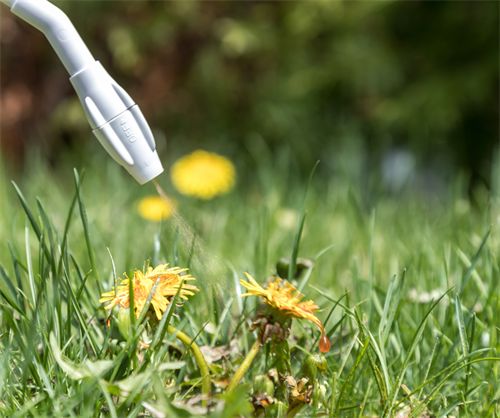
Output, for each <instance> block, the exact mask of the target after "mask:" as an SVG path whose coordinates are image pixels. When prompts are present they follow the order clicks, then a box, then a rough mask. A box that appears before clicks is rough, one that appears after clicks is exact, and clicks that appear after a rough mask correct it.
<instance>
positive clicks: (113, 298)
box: [99, 264, 198, 320]
mask: <svg viewBox="0 0 500 418" xmlns="http://www.w3.org/2000/svg"><path fill="white" fill-rule="evenodd" d="M167 266H168V264H160V265H159V266H158V267H156V268H155V269H153V268H152V267H149V266H148V268H147V270H146V272H144V271H139V270H136V271H135V272H134V277H133V279H132V285H133V289H134V306H135V316H136V317H137V318H138V317H139V315H140V314H141V312H142V309H143V308H144V305H145V304H146V301H147V299H148V296H149V293H150V292H151V290H152V289H153V286H154V285H155V283H156V281H157V280H158V278H159V282H158V285H157V287H156V290H155V292H154V294H153V297H152V299H151V306H152V307H153V309H154V311H155V313H156V317H157V318H158V319H159V320H160V319H161V317H162V315H163V313H164V312H165V311H166V310H167V307H168V305H170V302H171V300H172V299H173V297H174V296H175V295H176V294H177V290H178V289H179V286H180V284H181V281H182V282H183V283H182V288H181V291H180V292H179V297H180V298H182V299H184V300H187V297H188V296H192V295H194V293H193V292H192V291H194V290H196V291H197V290H198V288H197V287H196V286H193V285H190V284H186V283H185V282H186V281H190V280H195V278H194V277H191V275H189V274H187V275H184V276H181V275H180V273H182V272H184V271H186V270H187V269H181V268H179V267H173V268H167ZM125 277H126V275H125ZM129 281H130V279H129V278H128V277H127V278H126V279H125V280H122V281H121V284H120V285H119V286H117V289H116V294H115V288H114V287H113V290H111V291H110V292H107V293H103V294H102V296H101V299H100V300H99V303H104V302H108V304H107V305H106V307H105V309H111V308H113V307H114V306H116V305H118V307H119V308H121V309H124V308H128V307H130V293H129V291H130V283H129Z"/></svg>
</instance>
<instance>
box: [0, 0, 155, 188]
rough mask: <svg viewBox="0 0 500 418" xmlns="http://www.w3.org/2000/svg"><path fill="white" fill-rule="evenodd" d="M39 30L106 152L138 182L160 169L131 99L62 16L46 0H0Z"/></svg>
mask: <svg viewBox="0 0 500 418" xmlns="http://www.w3.org/2000/svg"><path fill="white" fill-rule="evenodd" d="M0 1H2V2H3V3H5V4H7V5H8V6H10V7H11V11H12V12H13V13H14V14H16V15H18V16H19V17H21V18H22V19H24V20H26V21H27V22H28V23H30V24H32V25H33V26H34V27H36V28H37V29H39V30H40V31H41V32H42V33H43V34H44V35H45V36H46V37H47V39H48V40H49V42H50V44H51V45H52V47H53V48H54V50H55V51H56V53H57V55H58V56H59V58H60V59H61V61H62V63H63V64H64V66H65V67H66V69H67V70H68V72H69V74H70V76H71V77H70V81H71V83H72V84H73V87H74V88H75V90H76V92H77V94H78V97H79V98H80V102H81V103H82V106H83V109H84V111H85V115H86V116H87V119H88V121H89V123H90V126H91V127H92V129H93V132H94V135H95V136H96V137H97V139H98V140H99V142H100V143H101V144H102V146H103V147H104V148H105V149H106V151H107V152H108V153H109V154H110V155H111V156H112V157H113V158H114V159H115V161H116V162H118V163H119V164H120V165H122V166H123V167H125V169H126V170H127V171H128V172H129V173H130V174H131V175H132V176H133V177H134V178H135V179H136V180H137V181H138V182H139V183H140V184H144V183H146V182H148V181H150V180H152V179H154V178H155V177H156V176H158V175H159V174H160V173H162V172H163V166H162V164H161V162H160V159H159V158H158V154H157V153H156V145H155V140H154V138H153V134H152V133H151V129H150V128H149V125H148V123H147V122H146V119H145V118H144V116H143V115H142V113H141V111H140V109H139V107H138V106H137V105H136V104H135V102H134V101H133V100H132V98H131V97H130V96H129V95H128V94H127V93H126V92H125V90H123V88H121V87H120V86H119V85H118V83H116V81H115V80H113V79H112V78H111V76H110V75H109V74H108V73H107V72H106V70H105V69H104V67H103V66H102V65H101V64H100V63H99V62H98V61H95V60H94V57H93V56H92V54H91V53H90V51H89V50H88V48H87V46H86V45H85V43H84V42H83V41H82V39H81V38H80V35H78V32H77V31H76V29H75V27H74V26H73V24H72V23H71V21H70V20H69V19H68V17H67V16H66V15H65V14H64V13H63V12H62V11H61V10H59V9H58V8H57V7H56V6H54V5H53V4H51V3H49V2H48V1H47V0H0Z"/></svg>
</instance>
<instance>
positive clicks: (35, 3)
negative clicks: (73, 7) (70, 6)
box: [2, 0, 95, 75]
mask: <svg viewBox="0 0 500 418" xmlns="http://www.w3.org/2000/svg"><path fill="white" fill-rule="evenodd" d="M2 1H3V0H2ZM13 3H14V4H13V6H12V8H11V9H10V10H11V11H12V13H14V14H16V15H18V16H19V17H20V18H21V19H23V20H25V21H26V22H28V23H30V24H31V25H33V26H34V27H35V28H37V29H38V30H40V32H42V33H43V34H44V35H45V36H46V37H47V39H48V40H49V42H50V44H51V45H52V47H53V48H54V50H55V51H56V53H57V55H58V56H59V58H60V59H61V61H62V63H63V64H64V66H65V67H66V70H68V73H69V75H74V74H76V73H78V72H79V71H81V70H83V69H84V68H85V67H87V66H88V65H90V64H92V63H93V62H94V61H95V60H94V57H93V56H92V54H91V53H90V51H89V50H88V48H87V46H86V45H85V44H84V43H83V41H82V38H80V35H78V32H77V31H76V29H75V27H74V26H73V24H72V23H71V21H70V20H69V19H68V16H66V15H65V14H64V13H63V12H62V11H61V10H60V9H58V8H57V7H56V6H54V5H53V4H52V3H49V2H48V1H47V0H17V1H14V2H13Z"/></svg>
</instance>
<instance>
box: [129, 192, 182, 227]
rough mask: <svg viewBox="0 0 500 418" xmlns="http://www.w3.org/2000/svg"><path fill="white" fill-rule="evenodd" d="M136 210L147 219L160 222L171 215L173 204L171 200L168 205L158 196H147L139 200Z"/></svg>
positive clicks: (173, 208) (173, 209)
mask: <svg viewBox="0 0 500 418" xmlns="http://www.w3.org/2000/svg"><path fill="white" fill-rule="evenodd" d="M137 211H138V212H139V215H141V216H142V217H143V218H145V219H147V220H148V221H153V222H160V221H161V220H162V219H168V218H169V217H170V216H171V215H172V212H174V211H175V205H174V203H173V202H172V203H171V204H170V206H169V205H168V204H167V203H165V201H164V200H163V199H162V198H161V197H160V196H147V197H145V198H143V199H141V200H140V201H139V204H138V206H137Z"/></svg>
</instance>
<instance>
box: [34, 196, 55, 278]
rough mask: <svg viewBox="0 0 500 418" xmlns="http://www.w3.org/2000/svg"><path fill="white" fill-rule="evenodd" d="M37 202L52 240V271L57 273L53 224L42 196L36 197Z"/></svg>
mask: <svg viewBox="0 0 500 418" xmlns="http://www.w3.org/2000/svg"><path fill="white" fill-rule="evenodd" d="M36 204H37V206H38V211H39V212H40V216H41V217H42V221H43V223H44V224H45V228H46V230H47V235H48V237H49V242H50V258H49V263H50V265H51V267H52V271H53V272H54V274H55V273H56V261H55V254H56V250H55V246H54V237H53V234H52V226H51V224H50V222H49V217H48V216H47V212H46V211H45V208H44V207H43V204H42V201H41V200H40V198H38V197H37V198H36Z"/></svg>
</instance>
